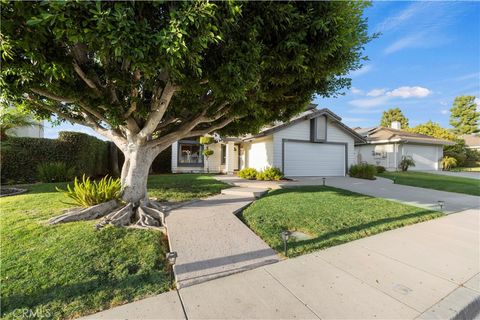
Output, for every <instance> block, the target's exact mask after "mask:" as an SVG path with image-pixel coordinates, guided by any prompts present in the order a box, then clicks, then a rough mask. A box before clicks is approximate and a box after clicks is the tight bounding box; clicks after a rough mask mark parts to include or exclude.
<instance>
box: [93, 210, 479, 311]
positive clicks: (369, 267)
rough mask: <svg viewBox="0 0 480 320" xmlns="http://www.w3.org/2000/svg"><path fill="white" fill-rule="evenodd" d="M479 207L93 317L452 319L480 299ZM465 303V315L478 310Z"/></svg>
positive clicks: (184, 289) (169, 293)
mask: <svg viewBox="0 0 480 320" xmlns="http://www.w3.org/2000/svg"><path fill="white" fill-rule="evenodd" d="M479 234H480V212H479V210H478V209H475V210H468V211H465V212H462V213H457V214H452V215H449V216H445V217H442V218H439V219H436V220H432V221H428V222H425V223H419V224H416V225H412V226H408V227H405V228H400V229H396V230H392V231H388V232H384V233H381V234H378V235H375V236H371V237H368V238H364V239H360V240H357V241H353V242H349V243H346V244H344V245H340V246H336V247H332V248H329V249H327V250H321V251H317V252H314V253H312V254H308V255H304V256H301V257H299V258H294V259H288V260H285V261H281V262H279V263H276V264H272V265H267V266H264V267H261V268H257V269H255V270H250V271H247V272H243V273H239V274H235V275H232V276H229V277H224V278H220V279H215V280H213V281H209V282H205V283H202V284H199V285H195V286H190V287H187V288H183V289H180V290H179V291H178V293H179V296H180V297H181V300H180V297H179V296H176V292H168V293H165V294H162V295H159V296H156V297H153V298H149V299H145V300H142V301H138V302H134V303H130V304H127V305H124V306H121V307H118V308H114V309H111V310H108V311H104V312H101V313H98V314H95V315H93V316H91V317H90V319H179V318H185V315H184V314H183V309H182V304H181V302H183V306H184V309H185V314H186V316H187V317H188V319H240V318H242V319H245V318H250V319H293V318H300V319H318V318H321V319H332V318H335V319H347V318H350V319H353V318H355V319H359V318H363V319H367V318H368V319H373V318H376V319H400V318H401V319H414V318H422V319H450V318H452V317H454V316H455V315H456V314H458V313H459V312H461V311H462V309H463V308H464V307H465V306H468V305H469V304H470V305H471V306H474V307H475V305H474V304H471V302H472V301H474V300H475V299H480V263H479V261H480V256H479V254H480V243H479V242H480V238H479V236H478V235H479ZM477 311H478V308H477V309H475V308H468V307H467V308H465V310H463V313H464V314H468V316H467V317H466V318H468V319H471V318H472V319H473V318H475V317H479V316H480V315H478V314H477Z"/></svg>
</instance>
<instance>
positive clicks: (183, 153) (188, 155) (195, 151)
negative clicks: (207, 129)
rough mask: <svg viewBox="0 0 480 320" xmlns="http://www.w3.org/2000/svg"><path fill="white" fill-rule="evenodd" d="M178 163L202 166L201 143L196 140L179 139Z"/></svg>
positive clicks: (180, 164)
mask: <svg viewBox="0 0 480 320" xmlns="http://www.w3.org/2000/svg"><path fill="white" fill-rule="evenodd" d="M178 165H179V166H191V167H201V166H203V155H202V145H201V144H200V143H199V142H198V141H179V142H178Z"/></svg>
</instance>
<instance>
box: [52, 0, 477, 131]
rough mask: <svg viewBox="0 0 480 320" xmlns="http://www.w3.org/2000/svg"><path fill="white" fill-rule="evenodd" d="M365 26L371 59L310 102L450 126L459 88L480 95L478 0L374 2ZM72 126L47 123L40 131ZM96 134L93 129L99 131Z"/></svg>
mask: <svg viewBox="0 0 480 320" xmlns="http://www.w3.org/2000/svg"><path fill="white" fill-rule="evenodd" d="M365 16H366V17H368V24H369V30H370V32H371V33H373V32H379V33H381V34H380V36H379V37H378V38H377V39H374V40H373V41H372V42H371V43H369V44H367V46H366V47H365V53H366V55H367V56H368V58H369V60H368V61H365V62H364V66H363V68H362V69H360V70H357V71H356V72H353V73H352V74H351V77H352V88H351V89H350V90H344V91H343V92H344V93H345V94H344V95H343V96H339V97H337V98H329V99H322V98H320V97H317V98H316V99H315V101H314V102H315V103H317V104H318V105H319V108H322V107H327V108H330V109H331V110H332V111H333V112H335V113H337V114H338V115H339V116H340V117H342V118H343V121H344V122H345V123H346V124H347V125H349V126H351V127H357V126H360V127H369V126H375V125H378V124H379V122H380V118H381V115H382V112H383V111H384V110H387V109H388V108H391V107H399V108H400V109H401V110H402V111H403V113H404V114H405V116H406V117H407V118H408V119H409V120H410V125H411V126H414V125H417V124H419V123H424V122H426V121H428V120H432V121H434V122H438V123H440V124H441V125H442V126H444V127H448V126H449V124H448V120H449V116H450V113H449V109H450V107H451V106H452V103H453V100H454V98H455V97H456V96H458V95H467V94H468V95H474V96H476V97H480V3H479V2H443V1H441V2H440V1H432V2H410V1H399V2H395V1H390V2H373V5H372V6H371V7H370V8H368V9H367V10H366V11H365ZM62 130H71V131H81V132H85V133H88V134H92V135H96V134H95V133H94V132H93V131H92V130H91V129H89V128H85V127H82V126H78V125H70V124H62V125H61V126H57V127H53V128H52V127H51V125H50V124H46V126H45V137H47V138H56V137H57V135H58V132H59V131H62ZM97 136H98V135H97Z"/></svg>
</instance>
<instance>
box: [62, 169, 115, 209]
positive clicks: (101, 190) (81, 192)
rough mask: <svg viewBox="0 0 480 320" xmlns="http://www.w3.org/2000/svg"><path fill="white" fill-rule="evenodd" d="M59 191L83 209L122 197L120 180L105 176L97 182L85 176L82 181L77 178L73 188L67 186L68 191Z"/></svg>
mask: <svg viewBox="0 0 480 320" xmlns="http://www.w3.org/2000/svg"><path fill="white" fill-rule="evenodd" d="M57 191H60V192H64V193H65V195H66V196H67V197H69V198H70V199H72V200H73V201H75V203H76V204H78V205H80V206H82V207H90V206H93V205H96V204H100V203H104V202H107V201H110V200H115V199H118V198H119V197H120V191H121V184H120V179H118V178H117V179H114V178H112V177H109V176H105V177H103V178H102V179H100V180H99V181H98V182H97V181H95V180H94V181H92V180H91V179H90V178H87V177H85V175H83V177H82V180H81V181H79V180H78V179H77V178H75V180H74V181H73V187H72V186H70V185H67V191H65V190H61V189H59V188H57Z"/></svg>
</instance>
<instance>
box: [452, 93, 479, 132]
mask: <svg viewBox="0 0 480 320" xmlns="http://www.w3.org/2000/svg"><path fill="white" fill-rule="evenodd" d="M479 121H480V112H478V111H477V104H476V103H475V96H459V97H456V98H455V100H454V101H453V107H452V108H451V109H450V125H451V126H452V127H453V128H454V129H453V130H454V131H455V133H456V134H471V133H477V132H479V129H478V124H479Z"/></svg>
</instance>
